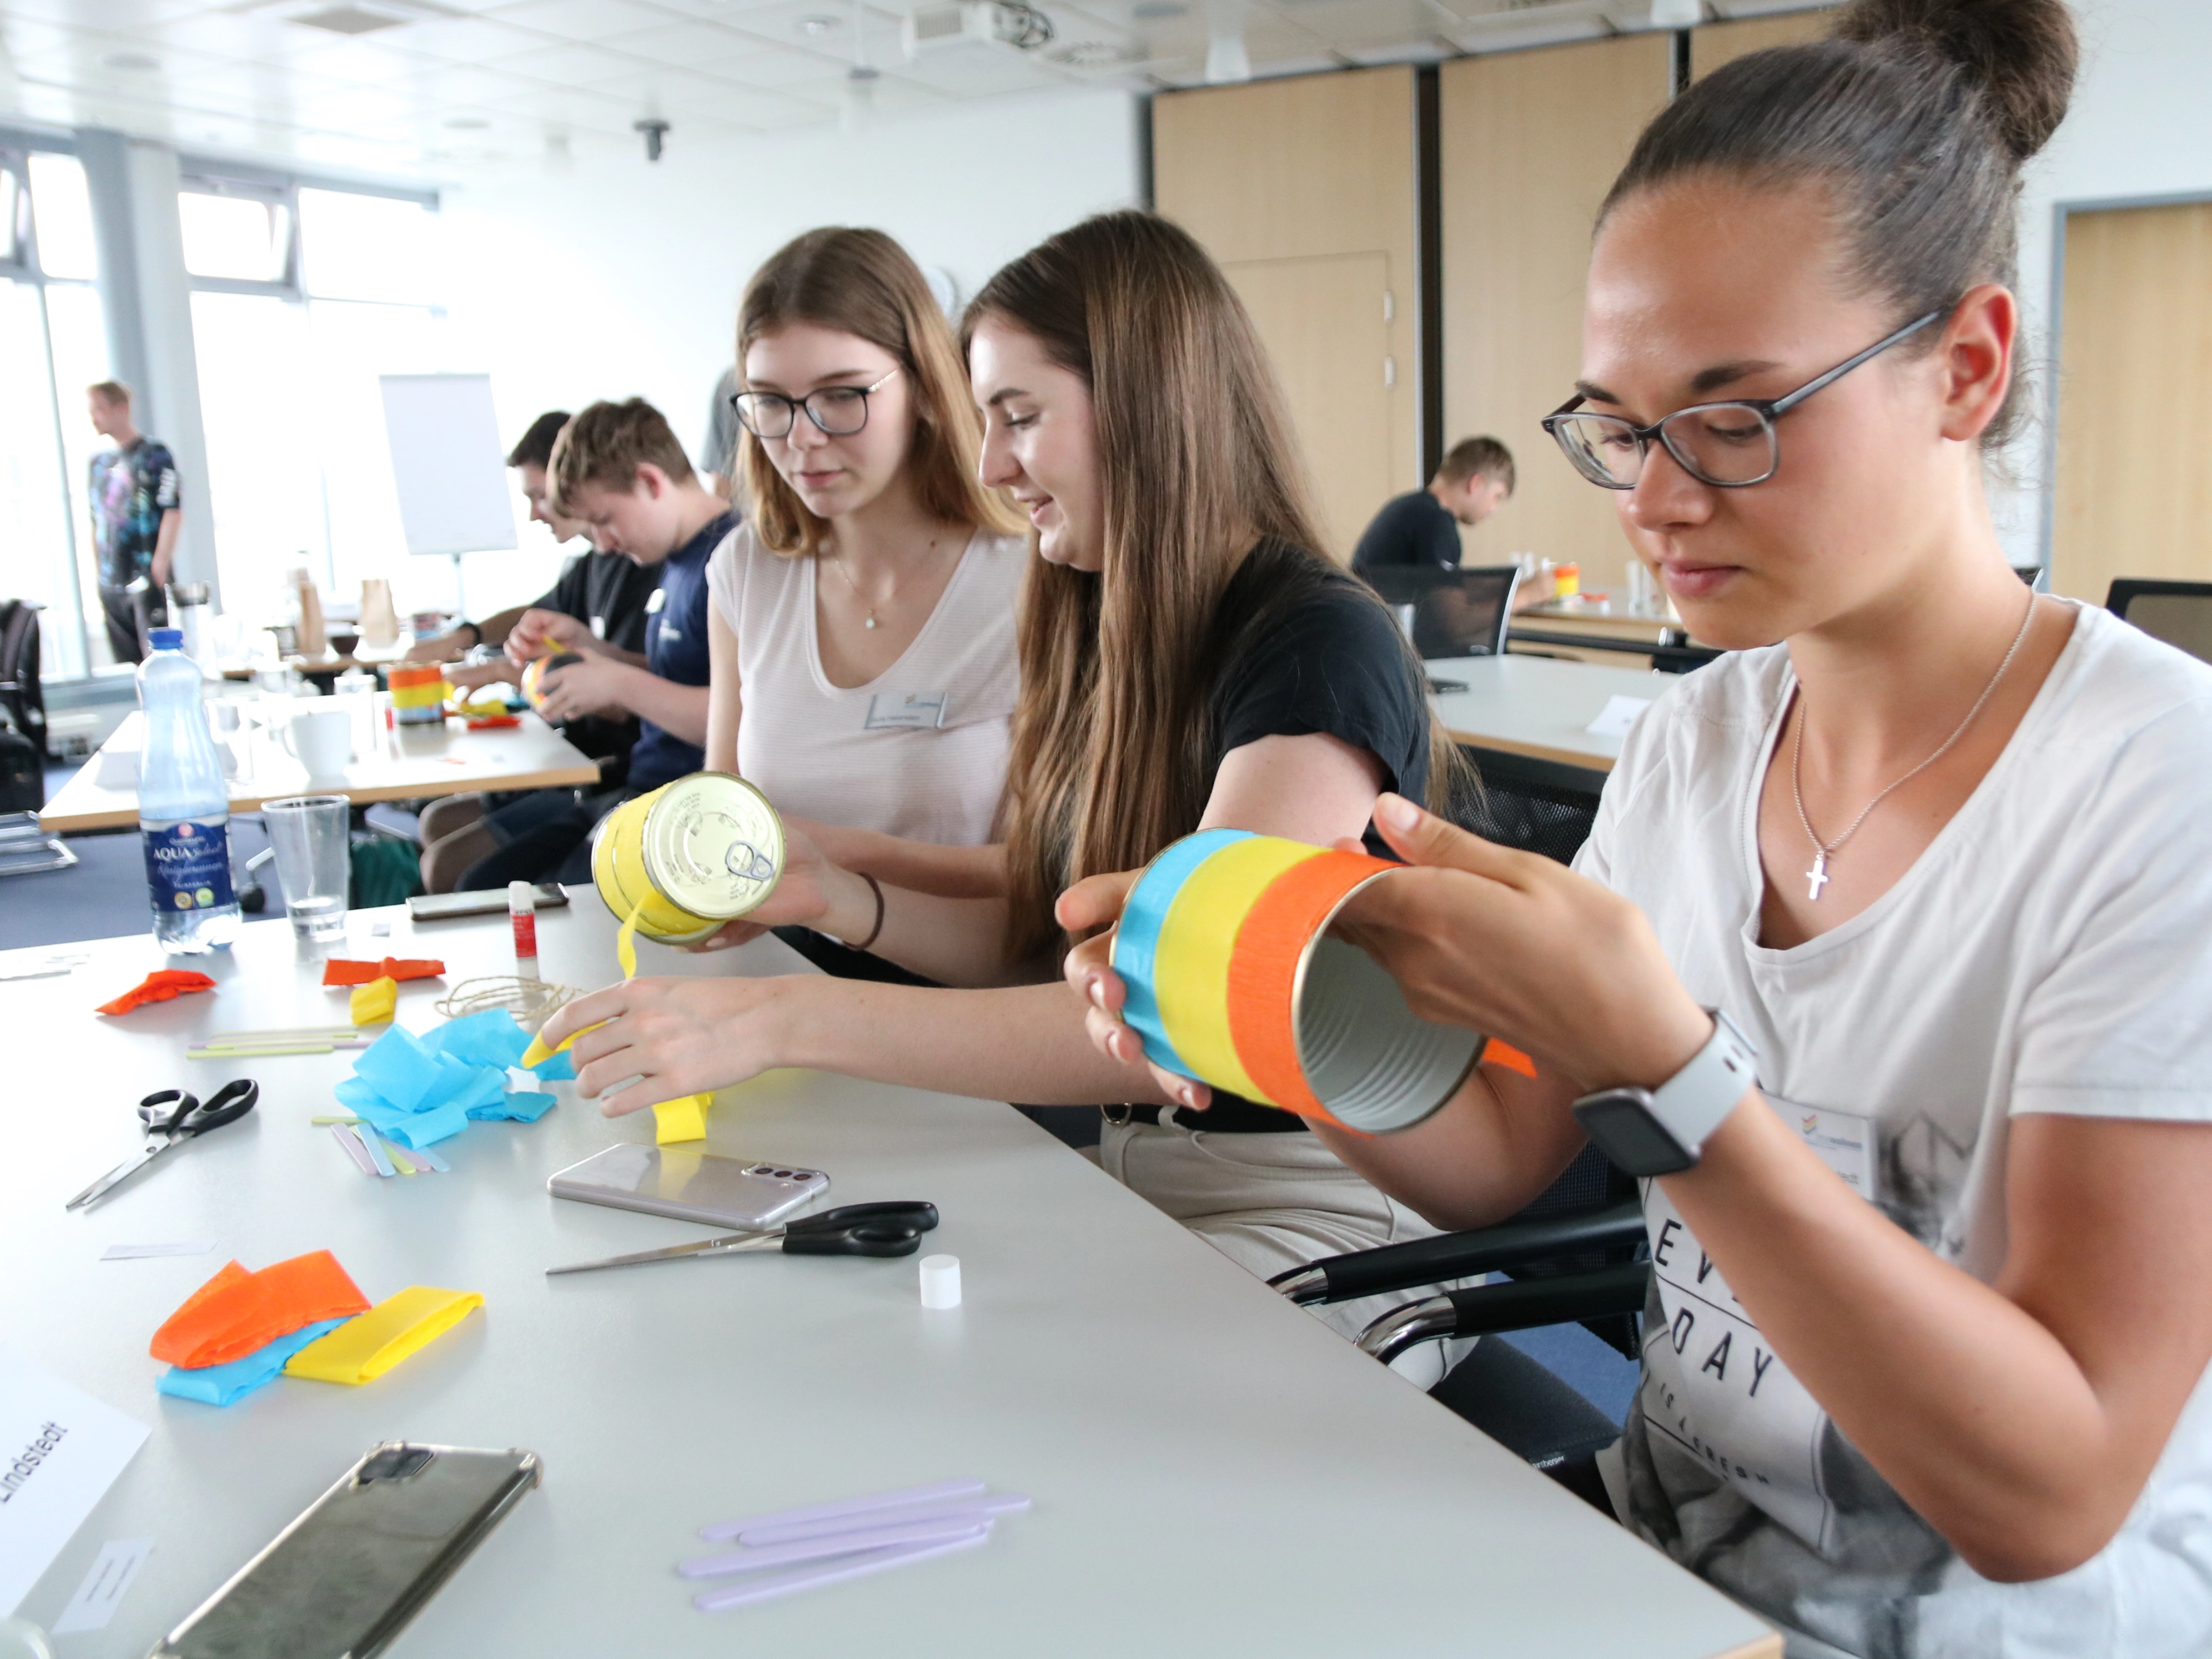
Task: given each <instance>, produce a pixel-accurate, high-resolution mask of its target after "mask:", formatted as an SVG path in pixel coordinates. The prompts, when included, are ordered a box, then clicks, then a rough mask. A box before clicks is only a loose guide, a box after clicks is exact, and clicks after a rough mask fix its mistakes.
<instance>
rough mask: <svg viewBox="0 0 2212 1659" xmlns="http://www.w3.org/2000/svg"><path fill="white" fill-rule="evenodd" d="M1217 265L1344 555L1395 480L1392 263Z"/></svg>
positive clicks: (1356, 256) (1361, 259)
mask: <svg viewBox="0 0 2212 1659" xmlns="http://www.w3.org/2000/svg"><path fill="white" fill-rule="evenodd" d="M1222 270H1223V271H1224V272H1225V274H1226V275H1227V276H1228V278H1229V280H1230V282H1231V283H1233V284H1234V285H1235V287H1236V289H1237V297H1238V298H1239V299H1241V300H1243V301H1244V308H1245V309H1246V310H1247V311H1249V312H1250V313H1252V321H1253V323H1254V325H1255V326H1256V327H1257V328H1258V329H1259V331H1260V337H1261V339H1263V340H1265V341H1267V349H1268V351H1269V353H1270V354H1271V355H1272V356H1273V358H1274V360H1275V372H1276V374H1278V375H1279V377H1280V378H1281V380H1282V383H1283V395H1284V397H1285V399H1286V400H1287V401H1288V403H1289V404H1290V406H1291V421H1292V422H1294V423H1295V424H1296V425H1297V430H1298V435H1299V438H1300V441H1301V442H1302V443H1303V445H1304V449H1305V455H1306V461H1307V464H1308V465H1310V466H1311V468H1312V469H1313V477H1314V486H1315V493H1316V495H1317V496H1318V497H1319V502H1318V505H1319V507H1320V510H1321V513H1322V519H1323V520H1324V523H1323V526H1322V528H1323V530H1324V531H1325V532H1327V534H1328V538H1329V543H1330V545H1331V546H1332V547H1334V548H1335V549H1336V550H1338V552H1339V556H1344V555H1346V554H1347V553H1349V551H1350V550H1351V548H1352V545H1353V544H1354V543H1356V542H1357V541H1358V539H1359V532H1361V531H1362V530H1364V529H1365V528H1366V527H1367V521H1368V520H1370V519H1371V518H1373V517H1374V516H1375V509H1376V507H1378V506H1380V505H1381V504H1382V503H1383V501H1387V500H1389V498H1390V497H1391V496H1392V495H1395V494H1397V493H1398V491H1399V490H1400V489H1401V488H1402V487H1403V486H1401V483H1400V482H1399V480H1398V479H1397V477H1395V474H1394V472H1393V471H1392V465H1391V453H1390V451H1391V444H1390V436H1391V433H1390V426H1391V413H1392V410H1391V404H1392V402H1393V400H1394V398H1395V396H1396V392H1397V389H1398V387H1397V375H1398V372H1399V371H1398V369H1397V367H1396V364H1395V360H1394V359H1393V357H1392V356H1391V352H1390V325H1391V322H1392V320H1393V319H1392V317H1391V312H1392V310H1393V309H1394V307H1393V306H1392V303H1391V297H1390V261H1389V258H1388V257H1387V256H1385V255H1383V254H1381V253H1340V254H1334V255H1328V256H1323V257H1320V258H1309V259H1251V260H1238V261H1236V262H1235V263H1233V264H1227V265H1224V266H1223V267H1222Z"/></svg>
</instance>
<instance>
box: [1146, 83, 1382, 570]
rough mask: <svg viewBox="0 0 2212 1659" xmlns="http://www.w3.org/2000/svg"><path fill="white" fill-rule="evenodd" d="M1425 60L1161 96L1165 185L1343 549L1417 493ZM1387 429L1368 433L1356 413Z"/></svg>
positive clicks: (1160, 191) (1155, 111)
mask: <svg viewBox="0 0 2212 1659" xmlns="http://www.w3.org/2000/svg"><path fill="white" fill-rule="evenodd" d="M1415 189H1416V186H1415V175H1414V88H1413V70H1411V69H1409V68H1406V67H1403V66H1397V67H1392V68H1388V69H1377V70H1349V71H1346V72H1344V73H1341V74H1331V75H1315V76H1301V77H1297V78H1292V79H1286V80H1280V81H1264V82H1255V83H1252V84H1249V85H1246V86H1237V87H1208V88H1201V89H1198V90H1194V91H1189V92H1175V93H1163V94H1160V95H1159V96H1158V97H1157V98H1155V99H1154V100H1152V197H1153V201H1154V204H1155V205H1156V206H1157V207H1158V210H1159V211H1160V212H1161V213H1163V214H1164V215H1165V216H1167V217H1169V218H1170V219H1173V220H1174V221H1175V222H1176V223H1178V224H1180V225H1182V227H1183V228H1185V229H1187V230H1188V231H1189V232H1190V233H1191V234H1193V235H1194V236H1195V237H1197V238H1198V240H1199V241H1200V243H1202V244H1203V245H1204V246H1205V247H1206V251H1207V252H1210V253H1212V255H1213V257H1214V258H1216V259H1218V260H1219V261H1220V262H1221V264H1222V265H1223V267H1224V268H1225V270H1227V271H1228V274H1229V276H1230V279H1231V282H1232V283H1235V284H1236V286H1237V291H1238V293H1239V294H1240V295H1243V299H1244V301H1245V303H1246V305H1247V306H1248V307H1249V308H1250V309H1251V311H1252V313H1253V318H1254V320H1255V323H1256V324H1257V325H1258V326H1259V329H1260V332H1261V337H1262V338H1263V339H1265V340H1266V341H1267V349H1268V350H1269V352H1270V353H1271V354H1272V355H1273V357H1274V358H1275V362H1276V370H1277V373H1278V374H1279V375H1280V376H1281V378H1282V380H1283V384H1284V388H1285V395H1286V396H1287V397H1288V398H1289V399H1290V403H1291V416H1292V418H1293V419H1294V420H1295V421H1296V422H1297V427H1298V433H1299V436H1300V439H1301V440H1302V441H1303V443H1304V448H1305V451H1306V455H1307V459H1308V460H1309V461H1310V463H1311V464H1312V466H1313V471H1314V475H1315V479H1316V486H1317V489H1318V491H1319V494H1320V496H1321V506H1322V513H1323V515H1324V517H1325V519H1326V520H1327V529H1328V533H1329V535H1330V537H1331V539H1332V540H1333V542H1334V545H1333V546H1331V547H1330V548H1328V549H1327V551H1328V552H1330V553H1332V554H1334V556H1336V557H1337V558H1339V559H1344V558H1348V557H1350V556H1351V552H1352V543H1353V542H1354V541H1356V540H1357V539H1358V535H1359V532H1360V531H1361V530H1362V529H1363V528H1364V527H1365V526H1366V523H1367V520H1369V519H1370V518H1371V517H1372V516H1373V515H1374V513H1375V510H1376V508H1377V507H1381V506H1382V505H1383V501H1386V500H1388V499H1389V497H1390V496H1391V495H1395V494H1397V493H1399V492H1400V491H1401V490H1407V489H1414V488H1416V487H1418V486H1419V484H1420V483H1422V482H1423V481H1422V478H1421V476H1420V451H1419V445H1420V404H1419V386H1418V376H1417V373H1416V366H1417V356H1416V354H1417V350H1418V345H1417V326H1418V319H1419V314H1420V307H1419V296H1418V294H1417V292H1416V283H1417V282H1418V280H1419V269H1420V267H1419V260H1418V258H1417V256H1416V252H1415V240H1414V237H1415V230H1414V226H1415V220H1416V216H1417V203H1416V197H1415ZM1352 410H1358V411H1362V416H1361V418H1362V419H1364V418H1368V414H1367V412H1369V411H1371V412H1372V417H1373V418H1375V419H1376V420H1377V421H1378V422H1379V424H1378V425H1377V426H1376V427H1375V428H1374V429H1371V430H1361V429H1357V422H1354V421H1353V420H1352V419H1351V418H1349V415H1348V411H1352Z"/></svg>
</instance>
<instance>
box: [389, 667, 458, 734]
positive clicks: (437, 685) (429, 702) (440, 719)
mask: <svg viewBox="0 0 2212 1659" xmlns="http://www.w3.org/2000/svg"><path fill="white" fill-rule="evenodd" d="M384 683H385V685H386V688H387V689H389V690H390V691H391V693H392V723H393V724H394V725H397V726H437V725H441V724H443V723H444V721H445V718H446V671H445V669H444V668H443V667H441V665H438V664H436V663H434V662H416V663H395V664H394V665H392V667H390V668H387V669H386V670H385V671H384Z"/></svg>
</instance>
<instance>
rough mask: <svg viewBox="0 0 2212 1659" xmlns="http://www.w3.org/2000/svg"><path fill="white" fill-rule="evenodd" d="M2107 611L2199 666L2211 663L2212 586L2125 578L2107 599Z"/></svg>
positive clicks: (2118, 582)
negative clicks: (2185, 655) (2202, 663)
mask: <svg viewBox="0 0 2212 1659" xmlns="http://www.w3.org/2000/svg"><path fill="white" fill-rule="evenodd" d="M2105 609H2106V610H2107V611H2111V612H2112V614H2113V615H2114V616H2115V617H2119V618H2120V619H2121V620H2122V621H2123V622H2128V623H2134V624H2135V625H2136V627H2137V628H2140V629H2142V631H2143V632H2144V633H2146V634H2148V635H2150V636H2151V638H2153V639H2154V640H2164V641H2166V643H2167V644H2168V645H2170V646H2172V647H2174V648H2175V649H2176V650H2178V651H2186V652H2187V653H2189V654H2190V655H2191V656H2192V657H2194V658H2196V659H2197V660H2198V661H2199V662H2212V582H2166V581H2151V580H2138V579H2136V578H2135V577H2131V576H2124V577H2121V578H2120V579H2119V580H2117V581H2115V582H2114V583H2113V584H2112V592H2109V593H2107V594H2106V596H2105Z"/></svg>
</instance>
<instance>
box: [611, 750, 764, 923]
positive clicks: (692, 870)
mask: <svg viewBox="0 0 2212 1659" xmlns="http://www.w3.org/2000/svg"><path fill="white" fill-rule="evenodd" d="M782 875H783V820H782V819H781V818H780V817H777V816H776V812H775V807H773V806H771V805H769V799H768V797H767V796H766V795H763V793H761V792H760V791H759V790H757V789H756V788H754V787H752V785H750V783H747V782H746V781H744V779H743V778H738V777H732V775H730V774H729V773H727V772H694V773H692V774H691V775H690V776H689V777H683V778H678V779H677V780H676V781H674V782H673V783H665V784H663V785H661V787H659V788H658V789H654V790H652V791H649V792H648V793H645V794H642V795H640V796H638V797H637V798H636V799H634V800H628V801H624V802H623V804H622V805H620V806H617V808H615V810H614V811H611V812H610V813H608V814H607V815H606V817H604V818H602V819H600V820H599V828H598V829H597V830H596V831H594V832H593V839H592V880H593V881H594V882H595V883H597V884H598V886H599V896H600V897H601V898H603V899H605V901H606V903H607V908H608V909H610V910H611V911H613V912H614V914H615V915H616V916H617V917H618V918H620V919H621V920H623V921H628V920H629V917H630V915H632V914H633V913H635V915H636V916H637V931H638V932H639V933H643V934H644V935H645V936H646V937H647V939H659V941H660V942H661V943H662V944H664V945H696V944H697V943H698V942H699V941H700V940H702V939H707V938H708V937H710V936H711V935H713V934H714V933H717V932H719V931H720V928H721V927H722V925H723V924H724V923H725V922H728V921H735V920H736V919H737V918H738V917H739V916H742V915H745V914H746V913H747V912H749V911H750V910H751V909H753V908H755V907H756V906H757V905H758V904H759V903H760V902H762V901H763V899H765V898H767V897H768V896H769V894H770V893H773V892H774V891H775V884H776V883H777V882H778V881H779V880H780V879H781V878H782Z"/></svg>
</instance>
